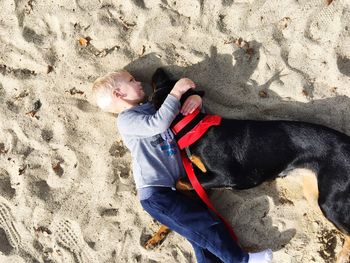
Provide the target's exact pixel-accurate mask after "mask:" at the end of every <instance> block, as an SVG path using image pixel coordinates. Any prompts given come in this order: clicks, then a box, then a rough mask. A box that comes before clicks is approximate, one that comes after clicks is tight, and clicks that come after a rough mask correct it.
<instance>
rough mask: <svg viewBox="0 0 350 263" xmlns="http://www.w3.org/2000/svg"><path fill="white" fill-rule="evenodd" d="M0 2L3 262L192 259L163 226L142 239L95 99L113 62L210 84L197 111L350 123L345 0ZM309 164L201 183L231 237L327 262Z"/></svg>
mask: <svg viewBox="0 0 350 263" xmlns="http://www.w3.org/2000/svg"><path fill="white" fill-rule="evenodd" d="M328 2H331V3H328ZM0 5H1V8H0V14H1V16H0V102H1V104H0V107H1V110H0V118H1V122H0V195H1V197H0V262H11V263H15V262H16V263H22V262H62V263H63V262H64V263H69V262H84V263H85V262H195V257H194V254H193V251H192V248H191V246H190V244H189V243H188V242H187V241H185V239H183V238H182V237H180V236H179V235H178V234H175V233H171V234H170V235H169V236H168V237H167V238H166V240H165V241H164V242H163V243H162V244H161V245H160V246H159V247H157V248H155V249H153V250H146V249H144V248H143V246H142V245H143V244H144V242H145V240H146V239H147V238H148V237H149V236H150V235H151V234H152V233H153V232H154V231H156V230H157V228H158V227H159V224H158V223H157V222H155V221H154V220H152V219H151V217H150V216H148V214H146V212H144V211H143V210H142V208H141V206H140V204H139V202H138V198H137V195H136V190H135V185H134V183H133V179H132V173H131V170H130V169H131V168H130V164H131V157H130V153H129V152H128V151H127V150H126V148H125V147H124V146H123V144H122V142H121V139H120V136H119V134H118V131H117V130H116V127H115V116H114V115H112V114H108V113H103V112H101V111H99V110H98V109H97V108H96V107H95V106H94V105H92V104H91V93H90V90H91V85H92V83H93V81H94V80H95V79H96V78H97V77H99V76H101V75H103V74H105V73H107V72H109V71H112V70H116V69H121V68H126V69H128V70H129V71H130V72H132V73H133V74H134V75H135V76H136V77H137V78H138V79H139V80H141V81H143V82H144V86H145V87H146V88H149V83H150V78H151V75H152V73H153V72H154V71H155V69H156V68H157V67H160V66H163V67H164V68H165V69H166V70H167V71H168V72H170V73H171V74H172V75H173V76H174V77H176V78H178V77H181V76H187V77H190V78H192V79H193V80H194V81H195V82H196V83H197V85H198V87H199V88H200V89H202V90H204V91H205V92H206V95H205V98H204V104H205V106H206V108H207V110H208V112H212V113H216V114H219V115H222V116H224V117H230V118H238V119H262V120H271V119H287V120H300V121H308V122H312V123H319V124H323V125H326V126H329V127H332V128H335V129H337V130H339V131H342V132H344V133H346V134H348V135H350V114H349V112H350V111H349V110H350V99H349V96H350V88H349V83H350V82H349V81H350V31H349V27H350V2H349V1H347V0H334V1H326V0H299V1H294V0H270V1H263V0H222V1H183V0H177V1H168V0H162V1H157V0H124V1H105V0H99V1H98V0H89V1H83V0H75V1H68V0H62V1H47V0H46V1H36V0H26V1H22V0H15V1H12V0H2V1H1V3H0ZM240 38H241V40H238V39H240ZM237 40H238V41H237ZM306 172H307V171H304V170H298V171H294V172H293V173H292V174H291V175H290V176H288V177H287V178H285V179H278V180H276V181H274V182H271V183H265V184H263V185H262V186H260V187H257V188H254V189H250V190H246V191H236V190H229V189H226V190H215V191H213V192H212V193H211V197H212V200H213V201H214V203H215V204H216V206H217V207H218V209H219V210H220V211H221V212H222V214H223V215H224V216H225V217H226V218H227V219H228V221H230V222H231V223H232V225H233V226H234V228H235V231H236V233H237V236H238V238H239V240H240V242H241V244H242V246H243V247H246V248H249V249H251V250H261V249H265V248H267V247H271V248H272V249H273V250H274V258H275V259H274V262H279V263H289V262H290V263H294V262H295V263H296V262H319V263H321V262H332V261H333V260H334V257H335V253H337V252H338V251H339V249H340V248H341V245H342V241H343V240H342V237H341V235H339V233H337V231H336V230H335V228H334V227H333V226H332V225H331V223H329V222H328V221H327V220H325V219H324V217H323V216H322V215H321V214H320V213H319V211H318V210H317V209H314V208H313V207H312V206H310V205H309V204H308V203H307V201H306V200H305V198H304V197H303V195H302V191H301V180H300V176H298V175H302V174H303V173H306Z"/></svg>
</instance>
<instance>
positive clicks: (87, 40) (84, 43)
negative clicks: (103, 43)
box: [79, 37, 92, 47]
mask: <svg viewBox="0 0 350 263" xmlns="http://www.w3.org/2000/svg"><path fill="white" fill-rule="evenodd" d="M91 40H92V39H91V37H85V38H84V37H81V38H79V44H80V46H83V47H86V46H87V45H89V44H90V41H91Z"/></svg>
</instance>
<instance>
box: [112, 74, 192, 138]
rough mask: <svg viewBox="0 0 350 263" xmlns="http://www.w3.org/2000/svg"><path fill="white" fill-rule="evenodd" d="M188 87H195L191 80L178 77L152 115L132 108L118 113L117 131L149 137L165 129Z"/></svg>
mask: <svg viewBox="0 0 350 263" xmlns="http://www.w3.org/2000/svg"><path fill="white" fill-rule="evenodd" d="M190 88H195V84H194V83H193V81H192V80H190V79H187V78H183V79H180V80H179V81H178V82H176V84H175V86H174V88H173V89H172V90H171V92H170V94H169V95H168V96H167V98H166V99H165V101H164V102H163V104H162V106H161V107H160V108H159V110H158V111H157V112H156V113H155V114H154V115H147V114H142V113H138V112H135V111H132V110H131V111H126V112H122V113H120V114H119V116H118V120H117V125H118V129H119V131H120V132H121V133H122V134H127V135H134V136H140V137H150V136H154V135H156V134H160V133H162V132H164V131H166V129H168V128H169V126H170V124H171V123H172V122H173V120H174V119H175V117H176V115H177V114H179V111H180V101H179V100H180V99H181V96H182V95H183V94H184V93H185V92H186V91H187V90H189V89H190Z"/></svg>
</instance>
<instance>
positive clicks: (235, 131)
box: [152, 69, 350, 262]
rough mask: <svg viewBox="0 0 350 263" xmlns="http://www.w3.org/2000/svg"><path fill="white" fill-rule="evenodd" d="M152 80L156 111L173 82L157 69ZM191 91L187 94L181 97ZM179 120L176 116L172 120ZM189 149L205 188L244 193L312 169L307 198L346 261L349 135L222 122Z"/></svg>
mask: <svg viewBox="0 0 350 263" xmlns="http://www.w3.org/2000/svg"><path fill="white" fill-rule="evenodd" d="M152 81H153V88H154V95H153V97H152V102H153V103H154V105H155V106H156V107H157V108H159V107H160V105H161V104H162V102H163V101H164V99H165V98H166V96H167V95H168V94H169V92H170V90H171V89H172V87H173V86H174V83H175V82H176V81H174V80H171V79H170V78H169V76H168V75H167V74H166V73H165V72H164V71H163V70H162V69H158V70H157V71H156V72H155V74H154V75H153V78H152ZM194 92H196V91H193V90H191V91H190V92H188V93H187V94H185V95H186V96H185V97H184V98H183V99H185V98H186V97H188V96H189V95H191V94H193V93H194ZM201 95H202V94H201ZM199 115H204V113H199ZM182 117H183V116H182V115H181V114H179V116H178V117H177V118H176V119H175V120H174V122H175V123H176V122H177V121H179V120H180V119H181V118H182ZM191 125H192V126H193V125H195V124H189V126H191ZM189 148H190V151H191V153H192V154H193V155H194V156H197V157H198V158H199V159H200V160H201V161H202V163H203V164H204V167H205V169H206V172H205V173H204V172H203V168H201V169H199V168H196V167H195V172H196V174H197V176H198V180H199V181H200V182H201V184H202V186H203V187H204V188H206V189H209V188H220V187H232V188H235V189H247V188H251V187H255V186H257V185H259V184H261V183H263V182H264V181H267V180H271V179H274V178H277V177H279V176H285V175H286V174H287V173H288V172H289V171H290V170H292V169H295V168H308V169H311V170H312V171H313V172H314V173H315V176H314V177H309V178H306V179H305V184H304V187H305V193H306V198H307V199H308V200H309V201H315V202H317V203H318V205H319V207H320V209H321V210H322V212H323V214H324V215H325V217H326V218H327V219H328V220H330V221H331V222H332V223H333V224H334V225H335V226H336V227H337V228H338V229H339V230H340V231H341V232H342V233H343V234H344V237H345V242H344V246H343V249H342V251H341V253H340V255H339V256H338V261H339V262H340V260H344V259H345V261H346V260H348V259H349V253H350V137H349V136H347V135H345V134H343V133H340V132H338V131H336V130H333V129H330V128H327V127H324V126H321V125H316V124H310V123H305V122H296V121H253V120H234V119H224V118H223V119H222V122H221V125H220V126H214V127H211V128H209V130H208V131H207V132H206V133H205V134H204V135H203V137H201V138H200V139H199V140H198V141H196V142H195V143H194V144H192V145H191V146H190V147H189ZM198 167H201V165H198ZM177 188H179V189H182V190H183V189H188V190H191V189H192V187H191V185H190V183H189V182H188V181H187V179H182V180H181V181H179V182H178V184H177ZM163 230H166V228H164V227H163Z"/></svg>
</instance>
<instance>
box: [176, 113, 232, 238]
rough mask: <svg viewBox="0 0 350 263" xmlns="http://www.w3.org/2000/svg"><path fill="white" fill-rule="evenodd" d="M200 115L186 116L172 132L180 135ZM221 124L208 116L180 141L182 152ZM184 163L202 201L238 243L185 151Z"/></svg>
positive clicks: (183, 154)
mask: <svg viewBox="0 0 350 263" xmlns="http://www.w3.org/2000/svg"><path fill="white" fill-rule="evenodd" d="M198 113H199V109H196V110H195V111H194V112H193V113H191V114H189V115H186V116H185V117H184V118H183V119H182V120H181V121H179V122H178V123H177V124H176V125H175V126H174V127H172V130H173V132H174V133H175V134H178V133H179V132H180V131H181V130H182V129H183V128H184V127H185V126H187V125H188V124H189V123H190V122H191V121H192V120H193V119H194V118H195V117H196V116H197V115H198ZM220 123H221V117H220V116H217V115H206V116H205V117H204V118H203V119H202V120H201V121H200V122H199V123H198V124H197V125H196V126H195V127H194V128H192V129H191V130H190V131H189V132H187V133H186V134H185V135H184V136H183V137H181V138H180V139H179V140H178V142H177V143H178V145H179V148H180V149H181V150H183V149H184V148H186V147H188V146H190V145H191V144H193V143H194V142H196V141H197V140H198V139H199V138H200V137H202V135H203V134H204V133H205V132H206V131H207V130H208V129H209V128H210V127H211V126H217V125H220ZM181 157H182V162H183V164H184V168H185V170H186V173H187V176H188V178H189V180H190V182H191V184H192V186H193V188H194V190H195V191H196V193H197V194H198V195H199V197H200V198H201V199H202V201H203V202H204V203H205V204H206V205H207V206H208V207H209V208H210V209H211V210H212V211H213V212H214V213H215V214H216V215H217V216H218V217H219V218H220V219H221V220H222V221H223V222H224V224H225V226H226V228H227V229H228V231H229V233H230V235H231V236H232V238H233V239H234V240H236V241H237V236H236V235H235V233H234V231H233V229H232V227H231V225H230V224H229V223H228V222H227V221H226V219H225V218H224V217H223V216H221V215H220V213H219V212H218V211H217V210H216V209H215V207H214V206H213V204H212V203H211V201H210V199H209V197H208V195H207V193H206V192H205V190H204V189H203V187H202V186H201V184H200V182H199V181H198V179H197V177H196V175H195V173H194V170H193V166H192V163H191V161H190V160H189V158H188V156H187V155H186V153H185V152H184V151H182V153H181Z"/></svg>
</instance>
